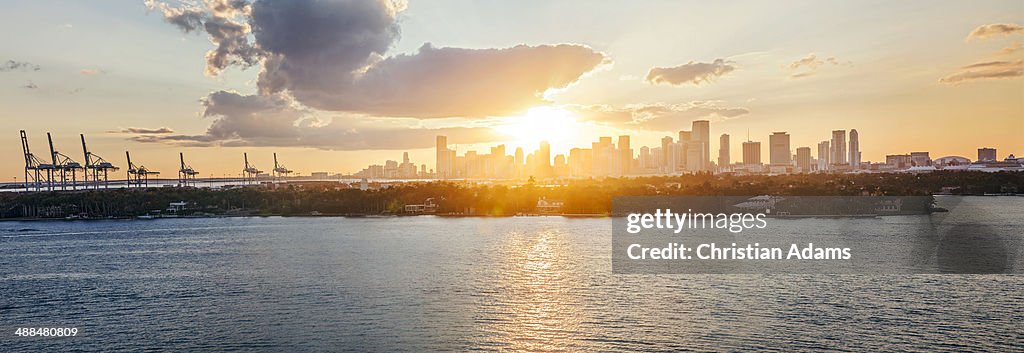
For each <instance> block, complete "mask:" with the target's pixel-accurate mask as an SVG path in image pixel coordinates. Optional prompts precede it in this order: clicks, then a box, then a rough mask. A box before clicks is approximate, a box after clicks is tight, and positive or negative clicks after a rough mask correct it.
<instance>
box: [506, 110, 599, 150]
mask: <svg viewBox="0 0 1024 353" xmlns="http://www.w3.org/2000/svg"><path fill="white" fill-rule="evenodd" d="M495 129H496V130H497V131H498V132H500V133H503V134H506V135H508V136H510V137H512V138H513V139H514V140H515V141H514V142H516V144H518V145H521V146H537V144H539V143H540V142H541V141H548V142H550V143H551V144H552V145H555V144H567V143H571V142H572V141H573V140H574V139H575V137H576V132H577V130H579V126H578V124H577V123H576V118H575V117H574V116H573V114H572V113H571V112H569V111H568V110H565V109H562V108H558V107H551V106H542V107H534V108H530V110H528V111H527V112H526V114H524V115H522V116H515V117H509V118H507V122H506V124H504V125H500V126H497V127H495Z"/></svg>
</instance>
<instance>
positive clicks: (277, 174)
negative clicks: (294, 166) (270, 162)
mask: <svg viewBox="0 0 1024 353" xmlns="http://www.w3.org/2000/svg"><path fill="white" fill-rule="evenodd" d="M272 173H273V178H274V179H275V180H277V179H279V178H281V177H287V176H288V174H291V173H292V171H291V169H288V168H285V166H284V165H281V164H277V153H276V152H275V153H274V170H273V171H272Z"/></svg>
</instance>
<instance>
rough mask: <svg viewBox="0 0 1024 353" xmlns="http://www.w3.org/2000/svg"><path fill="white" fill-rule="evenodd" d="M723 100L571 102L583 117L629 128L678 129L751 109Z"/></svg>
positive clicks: (748, 111) (727, 117)
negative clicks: (614, 103)
mask: <svg viewBox="0 0 1024 353" xmlns="http://www.w3.org/2000/svg"><path fill="white" fill-rule="evenodd" d="M719 103H721V102H703V101H695V102H690V103H682V104H665V103H653V104H631V105H626V106H622V107H613V106H609V105H600V104H599V105H568V106H566V109H568V110H570V111H572V112H574V113H575V114H576V115H577V116H579V117H580V120H583V121H592V122H596V123H600V124H605V125H610V126H613V127H618V128H625V129H642V130H652V131H678V130H683V129H688V128H689V127H690V123H692V122H693V121H694V120H702V119H703V120H724V119H731V118H736V117H739V116H742V115H746V114H749V113H750V110H747V109H746V108H738V107H724V106H720V105H719Z"/></svg>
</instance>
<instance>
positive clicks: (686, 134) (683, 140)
mask: <svg viewBox="0 0 1024 353" xmlns="http://www.w3.org/2000/svg"><path fill="white" fill-rule="evenodd" d="M677 143H678V144H679V151H678V153H676V165H677V166H679V168H688V167H689V163H690V161H689V160H688V159H687V158H688V157H689V156H690V148H693V147H696V146H694V145H695V143H694V141H693V132H692V131H687V130H680V131H679V141H677ZM699 152H700V151H699V150H698V151H697V153H698V155H699ZM694 162H696V160H694Z"/></svg>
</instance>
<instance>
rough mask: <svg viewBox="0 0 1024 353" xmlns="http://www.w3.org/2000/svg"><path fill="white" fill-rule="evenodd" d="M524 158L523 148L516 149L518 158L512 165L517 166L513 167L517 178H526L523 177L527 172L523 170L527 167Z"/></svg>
mask: <svg viewBox="0 0 1024 353" xmlns="http://www.w3.org/2000/svg"><path fill="white" fill-rule="evenodd" d="M524 158H525V157H523V148H522V147H516V156H515V159H513V160H512V163H513V164H515V166H514V167H512V169H513V171H514V173H515V174H516V178H524V177H526V176H525V175H523V174H524V172H525V171H524V169H523V168H525V167H526V159H524Z"/></svg>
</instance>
